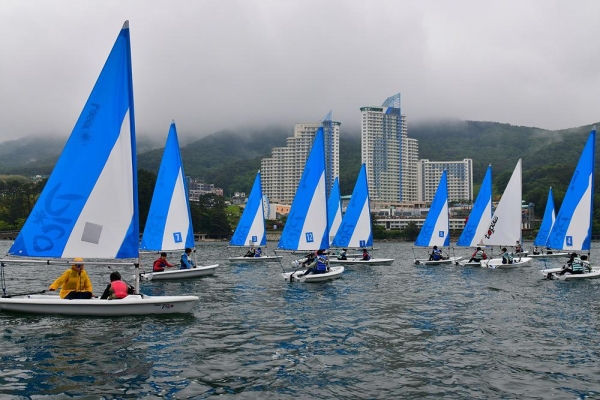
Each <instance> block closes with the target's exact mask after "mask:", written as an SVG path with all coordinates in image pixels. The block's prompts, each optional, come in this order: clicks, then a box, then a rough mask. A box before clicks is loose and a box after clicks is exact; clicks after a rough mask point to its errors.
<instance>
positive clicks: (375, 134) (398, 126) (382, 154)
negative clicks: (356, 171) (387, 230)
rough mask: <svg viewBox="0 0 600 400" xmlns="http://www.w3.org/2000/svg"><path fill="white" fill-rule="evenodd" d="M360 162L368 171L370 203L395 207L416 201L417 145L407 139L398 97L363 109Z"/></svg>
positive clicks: (404, 117) (415, 141)
mask: <svg viewBox="0 0 600 400" xmlns="http://www.w3.org/2000/svg"><path fill="white" fill-rule="evenodd" d="M360 111H361V114H362V118H361V149H362V150H361V152H362V153H361V158H362V162H363V163H364V164H366V167H367V180H368V181H369V196H370V198H371V200H372V201H373V202H376V203H389V204H397V203H403V202H414V201H417V195H418V193H417V163H418V152H419V144H418V141H417V140H416V139H409V138H408V137H407V128H406V116H405V115H402V113H401V108H400V93H398V94H396V95H394V96H391V97H389V98H387V99H386V100H385V101H384V103H383V105H382V106H381V107H362V108H361V109H360Z"/></svg>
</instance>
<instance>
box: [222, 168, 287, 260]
mask: <svg viewBox="0 0 600 400" xmlns="http://www.w3.org/2000/svg"><path fill="white" fill-rule="evenodd" d="M229 245H230V246H233V247H237V248H244V247H250V248H253V247H261V248H262V247H265V248H266V246H267V229H266V227H265V213H264V208H263V193H262V186H261V179H260V171H258V173H257V174H256V178H255V179H254V184H253V185H252V189H251V190H250V196H248V201H247V202H246V207H245V208H244V212H243V213H242V217H241V218H240V222H239V223H238V225H237V227H236V228H235V232H234V233H233V236H232V237H231V241H230V242H229ZM281 258H282V256H278V255H275V256H269V255H267V254H266V250H265V252H264V253H263V254H261V256H260V257H254V256H253V257H244V256H238V257H229V261H243V262H267V261H279V260H281Z"/></svg>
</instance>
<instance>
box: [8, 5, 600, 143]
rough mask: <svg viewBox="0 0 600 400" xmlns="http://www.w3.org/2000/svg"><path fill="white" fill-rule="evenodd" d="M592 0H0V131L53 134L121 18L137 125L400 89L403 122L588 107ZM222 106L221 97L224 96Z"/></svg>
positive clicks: (356, 121)
mask: <svg viewBox="0 0 600 400" xmlns="http://www.w3.org/2000/svg"><path fill="white" fill-rule="evenodd" d="M598 11H600V3H598V2H595V1H578V2H576V3H572V2H567V1H531V2H525V3H523V2H519V1H516V0H509V1H506V2H502V3H497V2H493V1H491V0H490V1H480V2H469V1H456V2H451V3H446V2H440V1H433V0H426V1H419V2H417V1H406V2H393V1H386V0H375V1H373V2H365V1H351V0H348V1H337V0H332V1H329V2H320V1H316V0H315V1H313V0H304V1H294V0H293V1H290V2H278V1H274V0H273V1H270V0H264V1H254V0H247V1H235V0H234V1H231V2H196V1H186V0H182V1H178V2H167V1H162V0H161V1H157V0H149V1H144V2H142V1H118V0H106V1H97V0H91V1H87V2H70V1H67V0H55V1H52V2H36V1H33V0H20V1H14V0H7V1H3V2H0V32H1V33H2V35H3V37H4V38H5V40H4V41H2V43H0V51H2V54H3V57H2V59H0V72H1V73H2V75H3V77H4V80H3V85H2V91H0V101H1V102H2V105H3V107H2V109H3V112H2V122H3V125H2V128H3V129H2V130H0V142H2V141H5V140H10V139H15V138H19V137H25V136H31V135H48V136H49V135H53V136H62V137H66V136H68V135H69V133H70V132H71V130H72V129H73V125H74V122H75V120H76V118H77V116H78V115H79V113H80V111H81V109H82V106H83V104H84V102H85V100H86V99H87V94H88V93H89V92H90V89H91V87H92V85H93V83H94V81H95V77H96V76H97V74H98V72H99V71H100V70H101V68H102V65H103V63H104V60H105V58H106V55H107V52H108V51H109V50H110V48H111V46H112V43H113V41H114V37H115V34H116V32H118V30H119V29H120V27H121V25H122V24H123V21H124V20H129V21H130V27H131V37H132V57H133V80H134V96H135V111H136V126H137V130H138V134H139V135H140V136H158V137H162V136H164V132H165V130H166V127H167V126H168V125H169V123H170V121H171V120H172V119H175V121H176V122H177V124H178V127H180V131H181V135H182V136H184V137H189V136H190V135H194V136H196V137H197V136H200V137H203V136H205V135H208V134H211V133H214V132H216V131H218V130H221V129H236V128H237V127H240V126H257V127H262V126H268V125H272V124H277V125H285V126H293V125H294V124H295V123H298V122H299V121H300V122H308V121H315V120H318V119H319V118H320V117H322V116H323V113H324V112H327V111H328V110H333V112H334V114H335V115H336V121H339V122H341V123H342V125H343V126H344V128H345V130H346V131H349V128H350V127H353V128H355V127H359V126H360V116H359V115H358V113H357V111H358V110H359V109H360V107H362V106H364V105H365V104H379V102H380V99H382V98H385V97H386V96H387V95H389V93H396V92H401V93H402V95H403V113H406V114H407V115H410V123H418V122H419V121H422V120H425V119H430V118H432V119H438V118H456V119H461V120H476V121H496V122H501V123H509V124H512V125H522V126H531V127H539V128H544V129H551V130H558V129H565V128H572V127H578V126H583V125H588V124H592V123H594V122H597V121H598V120H600V118H599V114H598V112H597V109H598V107H597V100H596V95H595V90H593V88H595V87H596V86H597V84H598V82H599V81H600V72H598V71H597V70H596V68H595V65H596V64H597V62H596V59H597V58H598V57H600V56H599V55H598V54H600V52H598V51H597V50H598V49H597V47H598V46H600V44H598V43H597V41H596V40H595V28H594V27H595V15H597V14H598ZM232 108H235V112H233V113H232V112H231V110H232Z"/></svg>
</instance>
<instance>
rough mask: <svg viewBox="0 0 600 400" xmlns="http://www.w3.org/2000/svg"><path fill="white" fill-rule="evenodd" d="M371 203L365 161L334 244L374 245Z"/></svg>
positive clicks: (344, 245) (341, 245)
mask: <svg viewBox="0 0 600 400" xmlns="http://www.w3.org/2000/svg"><path fill="white" fill-rule="evenodd" d="M369 203H370V202H369V186H368V182H367V169H366V165H365V164H364V163H363V164H362V165H361V167H360V171H359V173H358V177H357V178H356V184H355V185H354V190H353V192H352V197H350V202H349V203H348V206H347V207H346V213H345V214H344V217H343V218H342V223H341V224H340V227H339V229H338V232H337V234H336V235H335V237H334V239H333V242H332V244H331V245H332V246H334V247H342V248H347V247H372V246H373V232H372V227H371V210H370V204H369Z"/></svg>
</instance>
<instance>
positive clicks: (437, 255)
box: [429, 246, 443, 261]
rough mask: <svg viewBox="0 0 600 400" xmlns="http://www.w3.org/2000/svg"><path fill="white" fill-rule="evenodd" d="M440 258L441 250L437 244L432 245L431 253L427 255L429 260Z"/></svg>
mask: <svg viewBox="0 0 600 400" xmlns="http://www.w3.org/2000/svg"><path fill="white" fill-rule="evenodd" d="M442 258H443V257H442V251H441V250H440V249H438V247H437V246H433V250H431V254H430V255H429V261H439V260H441V259H442Z"/></svg>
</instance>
